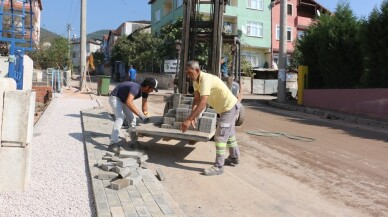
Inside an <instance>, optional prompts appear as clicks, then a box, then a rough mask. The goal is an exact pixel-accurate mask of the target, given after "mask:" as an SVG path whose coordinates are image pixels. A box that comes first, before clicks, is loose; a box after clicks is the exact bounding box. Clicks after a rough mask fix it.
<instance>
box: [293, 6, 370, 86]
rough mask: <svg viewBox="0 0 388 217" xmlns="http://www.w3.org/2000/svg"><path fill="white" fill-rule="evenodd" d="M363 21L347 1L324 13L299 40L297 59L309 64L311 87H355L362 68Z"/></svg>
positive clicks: (358, 81) (359, 78)
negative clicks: (331, 12)
mask: <svg viewBox="0 0 388 217" xmlns="http://www.w3.org/2000/svg"><path fill="white" fill-rule="evenodd" d="M359 30H360V21H359V20H358V19H357V18H356V16H355V15H354V14H353V12H352V10H351V9H350V6H349V3H348V2H347V1H341V2H340V3H339V4H338V5H337V8H336V10H335V12H334V15H333V16H332V15H329V14H322V15H321V16H320V17H319V18H318V20H317V22H315V23H314V24H312V25H311V26H310V27H309V28H308V29H307V31H306V34H305V36H304V37H303V38H302V39H301V40H299V41H298V42H297V52H300V53H301V55H300V57H299V59H298V62H300V63H302V64H304V65H307V66H309V72H310V73H309V85H310V88H355V87H359V86H360V84H361V83H360V81H361V77H362V72H363V65H362V52H361V48H360V47H361V45H360V40H359V37H358V33H359Z"/></svg>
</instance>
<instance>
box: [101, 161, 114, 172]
mask: <svg viewBox="0 0 388 217" xmlns="http://www.w3.org/2000/svg"><path fill="white" fill-rule="evenodd" d="M115 166H116V163H113V162H108V163H104V164H102V165H101V167H100V168H101V169H102V170H104V171H107V172H109V171H111V170H112V169H113V168H114V167H115Z"/></svg>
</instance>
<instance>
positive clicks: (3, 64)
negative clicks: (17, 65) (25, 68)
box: [0, 56, 9, 78]
mask: <svg viewBox="0 0 388 217" xmlns="http://www.w3.org/2000/svg"><path fill="white" fill-rule="evenodd" d="M8 68H9V63H8V57H3V56H0V78H3V77H7V76H8Z"/></svg>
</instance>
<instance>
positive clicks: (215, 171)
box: [203, 166, 224, 176]
mask: <svg viewBox="0 0 388 217" xmlns="http://www.w3.org/2000/svg"><path fill="white" fill-rule="evenodd" d="M222 173H224V168H223V167H218V166H212V167H210V168H209V169H205V170H204V171H203V174H204V175H205V176H215V175H221V174H222Z"/></svg>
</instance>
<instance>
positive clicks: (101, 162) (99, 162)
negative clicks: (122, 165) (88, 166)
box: [97, 160, 108, 167]
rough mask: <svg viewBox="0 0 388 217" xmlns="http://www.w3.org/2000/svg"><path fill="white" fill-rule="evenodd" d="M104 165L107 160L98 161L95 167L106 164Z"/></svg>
mask: <svg viewBox="0 0 388 217" xmlns="http://www.w3.org/2000/svg"><path fill="white" fill-rule="evenodd" d="M106 163H108V161H107V160H99V161H97V167H101V166H102V165H103V164H106Z"/></svg>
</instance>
